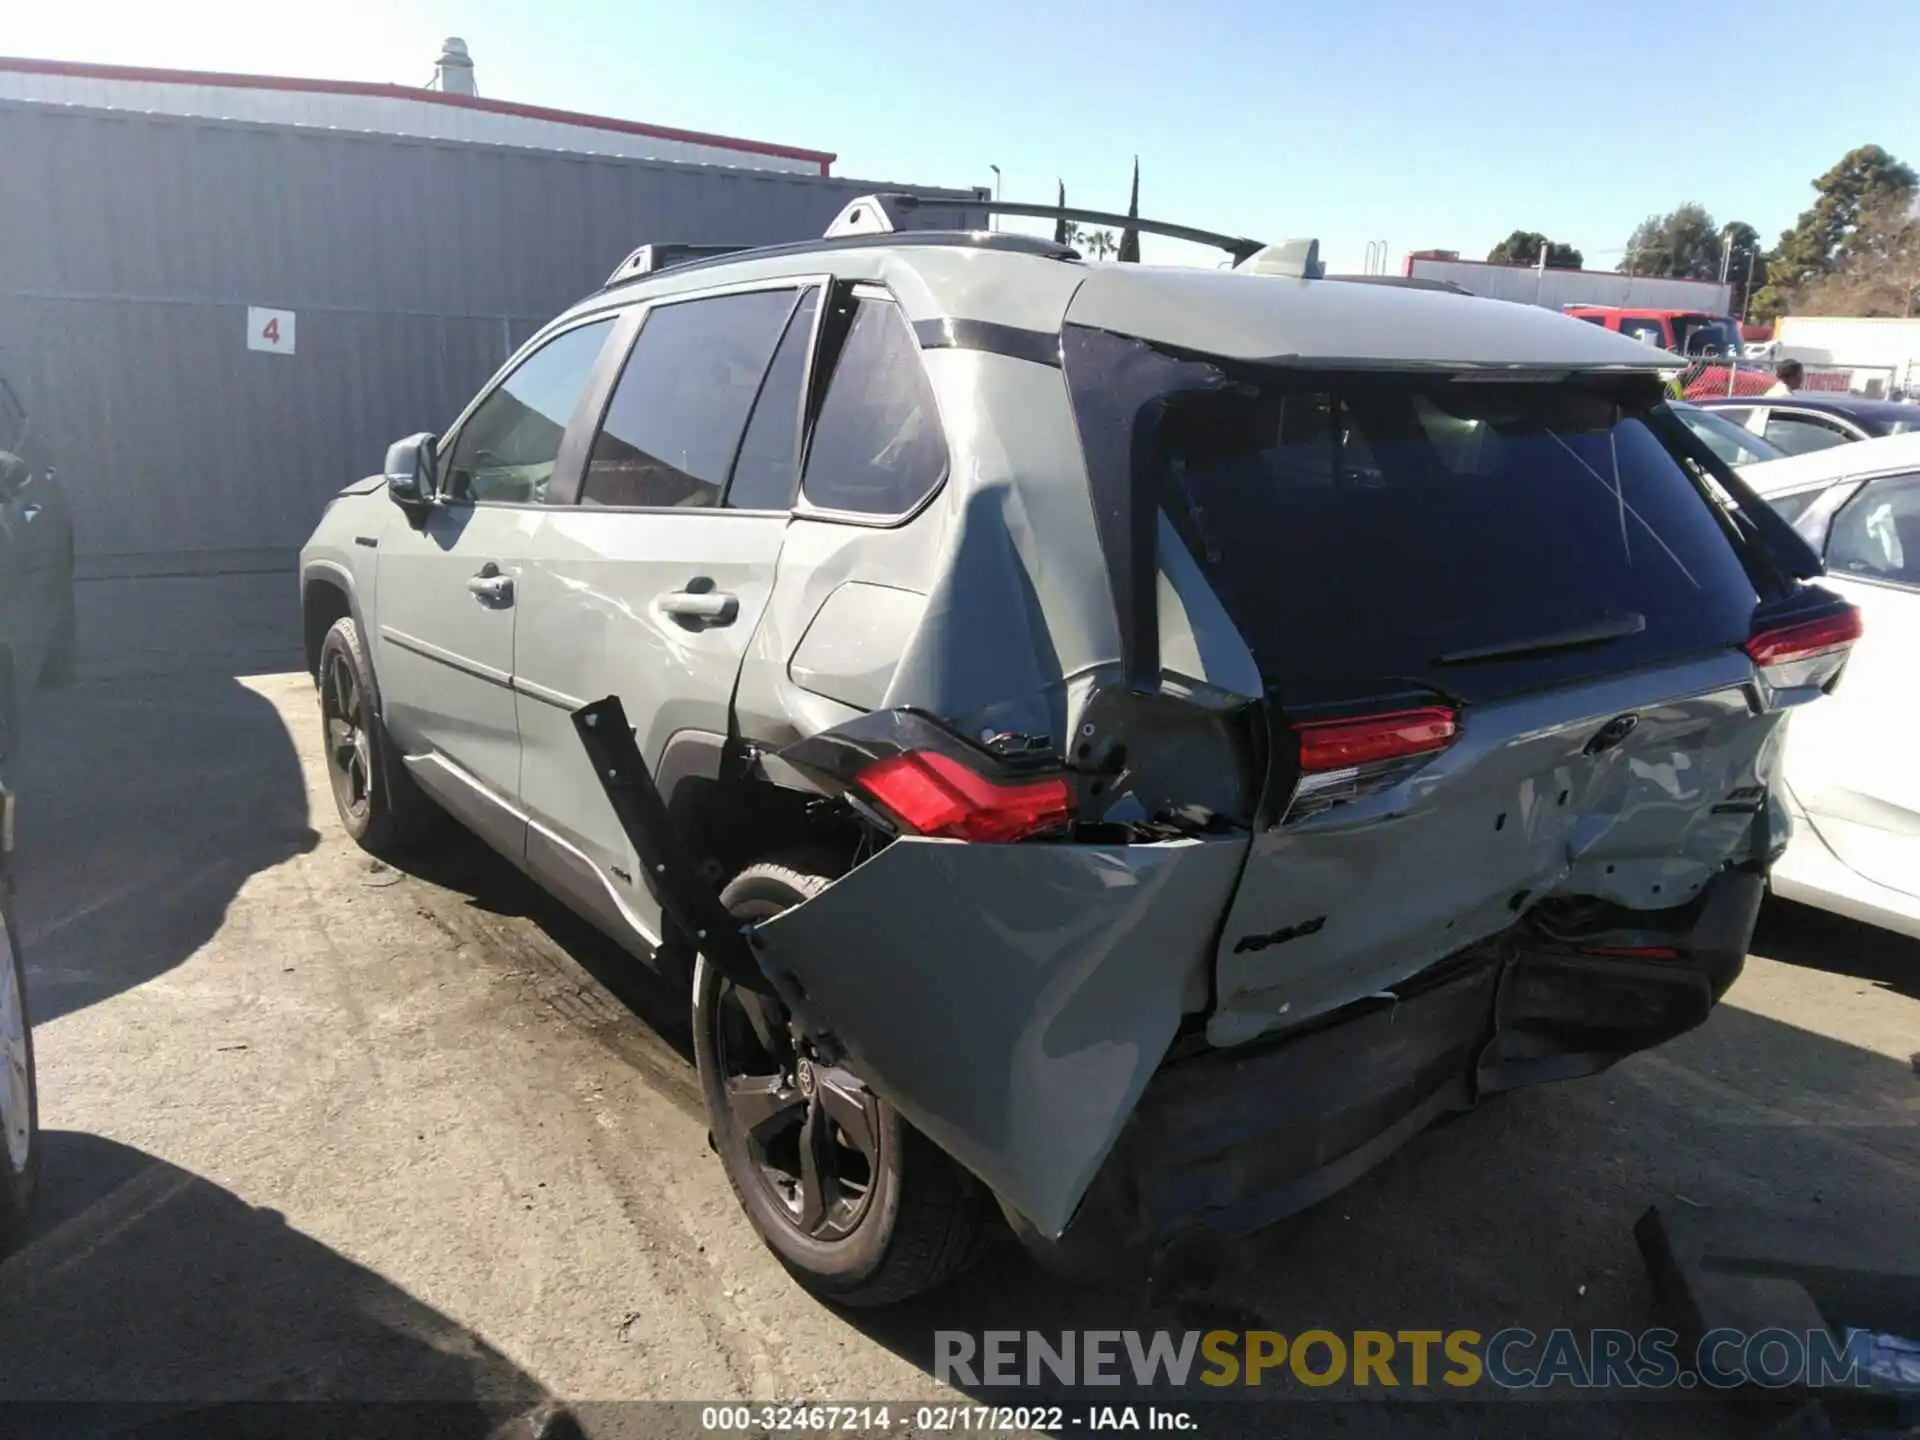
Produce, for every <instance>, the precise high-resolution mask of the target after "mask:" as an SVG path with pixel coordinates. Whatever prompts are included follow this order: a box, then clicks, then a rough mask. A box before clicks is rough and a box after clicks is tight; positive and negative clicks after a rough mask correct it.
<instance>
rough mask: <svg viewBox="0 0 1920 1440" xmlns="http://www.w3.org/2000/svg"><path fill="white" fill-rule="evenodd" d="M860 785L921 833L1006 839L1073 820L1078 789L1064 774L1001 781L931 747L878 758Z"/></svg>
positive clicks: (902, 820)
mask: <svg viewBox="0 0 1920 1440" xmlns="http://www.w3.org/2000/svg"><path fill="white" fill-rule="evenodd" d="M858 783H859V786H860V788H861V789H862V790H864V791H865V792H866V793H867V794H869V795H871V796H872V797H873V798H874V799H875V800H878V801H879V802H880V803H881V804H882V805H884V806H886V807H887V809H888V810H890V811H892V812H893V814H894V815H895V816H896V817H898V819H899V820H900V821H901V823H902V824H904V825H906V826H907V828H908V829H910V830H912V831H914V832H915V833H916V834H920V835H938V836H942V837H945V838H947V839H952V840H974V841H980V842H986V843H992V842H1005V841H1009V840H1018V839H1020V838H1021V837H1023V836H1026V835H1032V834H1034V833H1036V832H1038V831H1041V830H1049V829H1051V828H1053V827H1054V826H1055V825H1063V824H1065V823H1066V822H1067V821H1068V820H1071V819H1072V818H1073V790H1072V789H1071V787H1069V786H1068V784H1067V782H1066V781H1065V780H1064V779H1062V778H1059V777H1057V776H1056V777H1053V778H1050V779H1046V780H1029V781H1025V782H1023V783H1021V784H1018V785H1000V784H996V783H995V782H994V781H992V780H989V779H987V778H986V777H985V776H984V775H979V774H976V773H975V772H974V771H972V770H969V769H968V768H967V767H966V766H965V765H963V764H961V763H960V762H959V761H958V760H954V759H951V758H950V757H948V756H945V755H941V754H938V753H937V752H935V751H932V750H910V751H908V752H907V753H906V754H904V755H891V756H889V757H888V758H886V759H885V760H880V761H877V762H875V763H874V764H872V765H869V766H868V767H867V768H866V769H865V770H862V771H861V772H860V777H859V781H858Z"/></svg>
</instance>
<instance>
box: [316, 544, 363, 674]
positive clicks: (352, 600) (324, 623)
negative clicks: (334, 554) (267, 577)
mask: <svg viewBox="0 0 1920 1440" xmlns="http://www.w3.org/2000/svg"><path fill="white" fill-rule="evenodd" d="M348 617H352V619H353V622H354V624H355V625H357V626H359V627H360V634H361V638H362V639H363V640H365V641H366V643H367V644H368V645H369V646H371V645H372V643H373V637H372V636H371V635H368V634H367V626H366V622H365V621H364V620H362V619H361V618H360V602H359V598H358V596H357V595H356V594H355V592H354V588H353V577H352V576H350V575H349V574H348V573H347V572H346V571H345V570H343V569H341V568H339V567H338V566H336V565H331V564H327V563H325V562H321V563H318V564H314V565H310V566H308V567H307V570H306V573H305V574H304V575H302V576H301V580H300V636H301V641H302V648H303V649H304V651H305V654H306V661H307V673H308V674H309V675H312V676H314V677H315V678H316V679H317V678H318V677H319V674H320V649H321V647H322V646H323V645H325V644H326V642H327V632H328V631H329V630H331V629H332V628H333V627H334V625H335V624H336V623H337V622H339V621H341V620H343V619H346V618H348Z"/></svg>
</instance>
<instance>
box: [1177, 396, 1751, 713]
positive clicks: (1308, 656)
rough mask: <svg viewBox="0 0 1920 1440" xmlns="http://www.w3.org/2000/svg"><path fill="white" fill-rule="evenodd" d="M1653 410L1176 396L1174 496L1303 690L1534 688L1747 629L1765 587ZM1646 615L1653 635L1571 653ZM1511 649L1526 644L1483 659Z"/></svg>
mask: <svg viewBox="0 0 1920 1440" xmlns="http://www.w3.org/2000/svg"><path fill="white" fill-rule="evenodd" d="M1647 398H1650V397H1647V396H1645V394H1644V392H1639V391H1633V390H1630V389H1626V388H1619V389H1612V390H1609V389H1604V388H1601V387H1598V386H1593V387H1589V386H1585V385H1572V384H1570V385H1542V384H1512V383H1498V382H1485V383H1474V384H1457V383H1448V382H1446V381H1427V380H1418V379H1412V378H1407V377H1340V378H1338V379H1336V380H1334V381H1332V382H1331V383H1328V382H1325V381H1323V382H1319V383H1318V384H1317V385H1316V384H1314V383H1313V382H1305V383H1303V382H1300V381H1288V380H1285V379H1281V378H1278V377H1276V379H1275V380H1274V382H1272V384H1271V385H1263V386H1260V387H1257V389H1256V390H1255V391H1254V392H1253V393H1241V394H1235V393H1232V392H1225V393H1216V394H1213V395H1209V396H1206V397H1204V398H1196V399H1192V400H1188V401H1185V402H1182V403H1179V404H1176V406H1175V408H1174V409H1173V411H1172V412H1171V413H1170V415H1169V417H1168V419H1167V421H1166V422H1165V424H1164V426H1163V428H1162V432H1161V455H1162V457H1163V458H1162V463H1163V465H1164V467H1165V469H1164V481H1165V483H1164V486H1163V492H1162V493H1163V494H1164V495H1165V496H1166V500H1165V505H1166V509H1167V513H1168V514H1169V516H1170V517H1171V518H1172V519H1173V521H1174V524H1175V528H1176V529H1177V530H1179V531H1180V533H1181V534H1182V536H1183V538H1185V539H1186V541H1187V543H1188V545H1189V546H1190V547H1191V548H1192V550H1193V551H1194V554H1195V556H1196V558H1198V559H1199V560H1200V561H1201V563H1202V564H1203V565H1205V566H1207V567H1208V569H1209V570H1210V572H1211V573H1212V574H1213V575H1214V577H1215V580H1216V583H1217V584H1218V586H1219V588H1220V590H1221V596H1222V599H1223V600H1224V601H1225V602H1226V603H1227V606H1228V609H1229V611H1230V612H1231V613H1232V614H1233V617H1234V619H1235V621H1236V623H1237V624H1238V625H1239V626H1240V629H1241V632H1242V633H1243V634H1244V635H1246V637H1247V639H1248V641H1249V642H1250V644H1251V645H1252V647H1253V651H1254V654H1255V657H1256V658H1257V659H1258V660H1259V661H1260V664H1261V667H1262V669H1263V671H1264V672H1265V673H1266V674H1268V675H1269V676H1270V677H1273V678H1275V679H1276V680H1278V681H1279V682H1280V684H1281V686H1282V689H1283V691H1284V692H1285V693H1286V694H1287V695H1289V696H1290V697H1291V698H1292V699H1294V700H1307V699H1332V698H1339V697H1340V696H1342V695H1344V694H1347V693H1351V692H1354V691H1373V690H1378V689H1380V688H1382V687H1391V686H1393V685H1396V684H1397V685H1400V686H1402V687H1404V685H1405V684H1406V683H1407V682H1409V681H1413V682H1416V683H1424V684H1427V685H1430V686H1433V687H1434V688H1436V689H1438V690H1441V691H1443V692H1448V693H1453V694H1458V695H1462V696H1467V697H1484V696H1488V695H1492V694H1503V693H1514V692H1517V691H1520V690H1524V689H1529V688H1535V687H1538V686H1541V685H1546V684H1554V683H1560V682H1562V681H1565V680H1568V679H1571V678H1574V677H1579V676H1584V675H1591V674H1594V673H1596V672H1602V671H1610V670H1617V669H1627V668H1633V667H1636V666H1642V665H1647V664H1654V663H1659V662H1662V661H1665V660H1668V659H1672V658H1676V657H1679V656H1682V655H1687V654H1692V653H1698V652H1701V651H1705V650H1710V649H1712V648H1714V647H1716V646H1720V645H1732V644H1738V643H1739V642H1740V641H1741V640H1742V639H1744V638H1745V636H1746V633H1747V629H1748V624H1749V621H1750V619H1751V615H1752V610H1753V606H1754V603H1755V599H1756V596H1755V594H1754V591H1753V588H1752V585H1751V583H1750V582H1749V580H1748V578H1747V575H1746V572H1745V570H1744V569H1743V568H1742V566H1741V563H1740V560H1739V557H1738V555H1737V554H1736V553H1735V552H1734V549H1733V546H1732V544H1731V542H1730V541H1729V539H1728V538H1727V535H1726V533H1725V531H1724V530H1723V529H1722V528H1721V525H1720V522H1719V521H1718V519H1717V518H1716V515H1715V513H1714V511H1713V510H1712V509H1711V507H1710V505H1709V503H1708V502H1707V501H1706V500H1705V499H1704V498H1703V497H1702V496H1701V494H1700V493H1699V491H1698V490H1697V489H1695V488H1694V486H1693V485H1692V484H1691V483H1690V481H1689V480H1688V479H1687V477H1686V475H1685V473H1684V472H1683V471H1682V470H1681V468H1680V466H1679V465H1678V463H1677V462H1676V461H1675V460H1674V459H1673V457H1672V456H1671V455H1670V454H1669V453H1668V452H1667V450H1666V449H1665V447H1664V446H1662V445H1661V443H1660V441H1659V440H1658V439H1657V438H1656V437H1655V435H1654V434H1653V432H1652V431H1651V430H1649V429H1648V427H1647V426H1646V424H1645V423H1643V421H1642V420H1641V419H1640V418H1639V416H1640V414H1642V413H1644V409H1645V400H1646V399H1647ZM1632 615H1639V616H1642V617H1644V620H1645V628H1644V629H1643V630H1641V631H1640V632H1639V633H1632V634H1626V635H1622V636H1620V637H1619V638H1615V639H1610V640H1608V641H1606V642H1605V643H1604V644H1599V645H1589V646H1585V647H1571V648H1560V649H1555V648H1552V645H1551V642H1552V641H1553V640H1554V638H1555V637H1557V636H1568V635H1577V634H1579V633H1581V632H1582V631H1591V629H1592V628H1593V627H1594V626H1596V625H1600V626H1605V625H1607V624H1608V623H1609V622H1612V621H1618V620H1623V619H1625V618H1626V617H1628V616H1632ZM1541 642H1548V644H1547V648H1532V649H1530V648H1529V647H1534V646H1537V645H1539V644H1540V643H1541ZM1503 649H1513V650H1526V651H1528V653H1523V654H1516V655H1514V656H1512V657H1511V658H1505V657H1497V656H1491V655H1489V654H1488V653H1486V652H1489V651H1494V650H1503ZM1476 652H1480V653H1478V654H1476Z"/></svg>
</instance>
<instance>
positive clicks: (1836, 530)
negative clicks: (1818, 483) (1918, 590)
mask: <svg viewBox="0 0 1920 1440" xmlns="http://www.w3.org/2000/svg"><path fill="white" fill-rule="evenodd" d="M1827 568H1828V569H1829V570H1831V571H1832V572H1833V573H1834V574H1836V575H1855V576H1858V577H1860V578H1861V579H1865V580H1885V581H1888V582H1890V583H1892V584H1895V585H1906V586H1916V587H1920V475H1890V476H1888V477H1887V478H1885V479H1882V480H1875V481H1873V482H1871V483H1870V484H1869V485H1867V486H1866V488H1865V489H1863V490H1862V491H1861V492H1860V493H1859V494H1858V495H1856V496H1854V498H1853V499H1851V500H1849V501H1848V502H1847V503H1846V505H1845V506H1844V507H1843V508H1842V509H1841V511H1840V513H1839V514H1838V515H1836V516H1834V517H1833V532H1832V538H1831V539H1830V540H1828V542H1827Z"/></svg>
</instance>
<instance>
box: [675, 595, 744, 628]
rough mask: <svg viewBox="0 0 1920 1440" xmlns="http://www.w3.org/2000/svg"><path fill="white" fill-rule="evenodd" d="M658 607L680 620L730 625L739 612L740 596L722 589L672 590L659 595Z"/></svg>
mask: <svg viewBox="0 0 1920 1440" xmlns="http://www.w3.org/2000/svg"><path fill="white" fill-rule="evenodd" d="M660 608H661V609H662V610H664V611H666V612H667V614H669V615H672V616H674V617H675V618H677V619H681V620H697V621H699V622H700V623H701V624H703V625H731V624H732V623H733V622H734V620H735V619H736V618H737V617H738V616H739V614H740V597H739V596H737V595H729V594H727V593H726V592H725V591H723V590H673V591H669V592H668V593H667V594H665V595H662V596H661V597H660Z"/></svg>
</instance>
